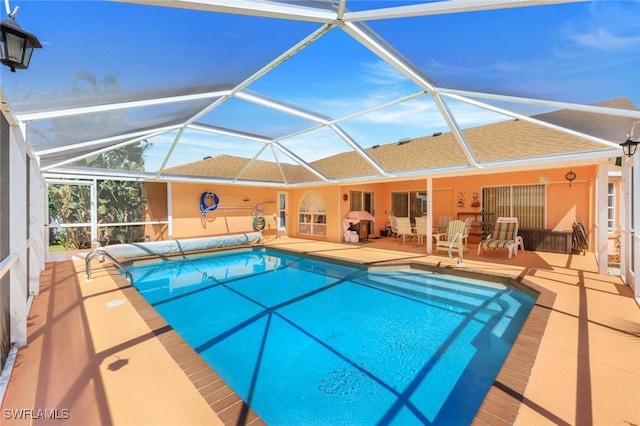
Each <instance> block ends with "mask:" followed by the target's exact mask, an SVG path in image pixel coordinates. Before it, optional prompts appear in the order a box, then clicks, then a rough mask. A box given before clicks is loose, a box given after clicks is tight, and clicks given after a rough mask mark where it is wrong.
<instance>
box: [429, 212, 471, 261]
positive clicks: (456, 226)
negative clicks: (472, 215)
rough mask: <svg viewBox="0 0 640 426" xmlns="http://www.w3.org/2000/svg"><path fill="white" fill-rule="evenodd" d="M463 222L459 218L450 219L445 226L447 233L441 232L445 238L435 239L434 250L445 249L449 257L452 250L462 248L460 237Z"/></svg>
mask: <svg viewBox="0 0 640 426" xmlns="http://www.w3.org/2000/svg"><path fill="white" fill-rule="evenodd" d="M464 227H465V224H464V222H463V221H461V220H452V221H451V222H449V225H448V226H447V233H446V234H443V235H444V236H445V239H444V240H442V239H439V240H438V241H436V252H437V251H439V250H446V251H448V252H449V257H453V253H452V252H453V251H454V250H455V251H457V252H460V249H461V248H462V249H463V250H464V248H463V244H462V239H463V237H464Z"/></svg>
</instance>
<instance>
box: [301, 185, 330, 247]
mask: <svg viewBox="0 0 640 426" xmlns="http://www.w3.org/2000/svg"><path fill="white" fill-rule="evenodd" d="M298 212H299V214H298V234H305V235H313V236H316V237H325V236H326V235H327V209H326V207H325V205H324V200H323V199H322V196H321V195H320V194H318V193H317V192H309V193H307V194H306V195H305V196H304V197H302V200H300V208H299V209H298Z"/></svg>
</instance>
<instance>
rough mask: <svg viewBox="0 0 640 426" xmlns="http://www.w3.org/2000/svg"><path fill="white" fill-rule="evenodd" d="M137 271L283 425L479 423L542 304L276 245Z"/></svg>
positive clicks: (190, 336)
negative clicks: (528, 320)
mask: <svg viewBox="0 0 640 426" xmlns="http://www.w3.org/2000/svg"><path fill="white" fill-rule="evenodd" d="M129 270H130V272H131V273H132V274H133V276H134V282H135V285H136V288H137V289H138V290H139V291H140V293H141V294H142V295H143V297H145V299H146V300H147V301H148V302H149V303H151V304H152V305H153V306H154V307H155V309H156V310H157V311H158V312H159V313H160V315H162V316H163V317H164V318H165V320H166V321H167V322H168V323H169V324H171V326H172V327H173V328H174V329H175V330H176V331H177V332H178V333H179V334H180V335H181V336H182V337H183V338H184V339H185V340H186V341H187V343H189V345H191V346H192V347H193V348H194V349H195V350H196V351H197V352H198V353H199V354H200V355H201V356H202V357H203V359H204V360H205V361H206V362H207V363H209V365H211V367H212V368H213V369H214V370H216V371H217V372H218V374H220V376H222V377H223V378H224V380H225V381H226V382H227V383H228V384H229V385H230V386H231V387H232V388H233V389H234V391H235V392H236V393H237V394H238V395H239V396H240V397H241V398H243V400H244V401H246V402H247V403H248V404H249V405H250V406H251V407H252V408H253V410H254V411H255V412H256V413H257V414H258V415H259V416H260V417H261V418H262V419H263V420H264V421H265V422H267V423H268V424H270V425H272V424H273V425H300V424H305V425H313V424H349V425H369V424H398V425H410V424H469V423H471V421H472V419H473V417H474V415H475V413H476V411H477V410H478V408H479V406H480V404H481V403H482V401H483V399H484V396H485V394H486V392H487V391H488V389H489V387H490V386H491V384H492V382H493V380H494V378H495V376H496V375H497V373H498V371H499V369H500V367H501V365H502V363H503V362H504V359H505V358H506V356H507V353H508V351H509V349H510V347H511V345H512V344H513V341H514V340H515V337H516V336H517V334H518V332H519V330H520V328H521V327H522V324H523V322H524V320H525V319H526V317H527V315H528V314H529V312H530V310H531V308H532V306H533V303H534V298H533V297H532V296H531V295H530V294H527V293H525V292H523V291H520V290H518V289H515V288H513V287H510V286H505V285H502V284H497V283H491V282H484V281H480V280H473V279H460V278H457V277H452V276H448V275H445V274H437V273H429V272H424V271H417V270H413V269H408V268H405V269H394V270H390V269H380V270H369V271H367V270H365V269H362V268H357V267H349V266H344V265H341V264H335V263H329V262H324V261H320V260H317V259H313V258H308V257H302V256H294V255H290V254H284V253H281V252H277V251H270V250H265V249H256V250H249V251H239V252H229V253H218V254H214V255H211V256H207V257H202V258H194V259H191V260H183V261H182V260H181V261H170V262H167V261H158V262H155V263H147V264H139V265H132V266H131V267H130V268H129Z"/></svg>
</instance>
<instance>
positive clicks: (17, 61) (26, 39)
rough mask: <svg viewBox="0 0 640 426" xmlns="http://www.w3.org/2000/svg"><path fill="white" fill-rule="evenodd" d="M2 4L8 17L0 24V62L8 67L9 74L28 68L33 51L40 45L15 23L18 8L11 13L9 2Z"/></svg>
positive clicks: (34, 37)
mask: <svg viewBox="0 0 640 426" xmlns="http://www.w3.org/2000/svg"><path fill="white" fill-rule="evenodd" d="M4 3H5V7H6V10H7V15H9V17H8V18H7V19H3V20H2V22H0V62H2V63H3V64H4V65H6V66H8V67H9V68H10V69H11V72H16V68H18V69H21V70H24V69H27V67H29V62H30V61H31V54H32V53H33V49H36V48H41V47H42V45H41V44H40V42H39V41H38V39H37V38H36V36H34V35H33V34H31V33H28V32H26V31H25V30H23V29H22V28H21V27H20V25H18V23H17V22H16V21H15V18H16V15H17V14H18V7H17V6H16V8H15V9H14V10H13V12H11V11H10V8H9V0H5V2H4Z"/></svg>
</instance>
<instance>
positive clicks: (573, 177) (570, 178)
mask: <svg viewBox="0 0 640 426" xmlns="http://www.w3.org/2000/svg"><path fill="white" fill-rule="evenodd" d="M564 178H565V179H566V180H568V181H569V188H571V182H573V181H574V180H576V174H575V172H574V171H573V170H569V171H568V172H567V174H565V175H564Z"/></svg>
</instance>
